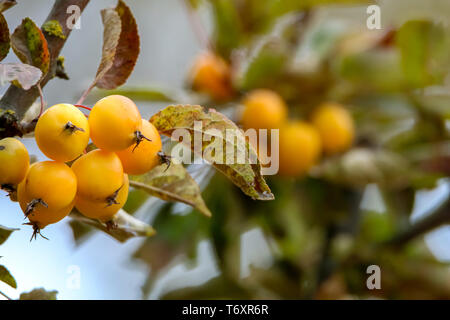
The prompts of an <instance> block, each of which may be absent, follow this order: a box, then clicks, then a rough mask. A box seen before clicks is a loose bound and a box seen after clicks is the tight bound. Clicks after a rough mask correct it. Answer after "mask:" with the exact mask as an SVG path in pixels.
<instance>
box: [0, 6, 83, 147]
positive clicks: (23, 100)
mask: <svg viewBox="0 0 450 320" xmlns="http://www.w3.org/2000/svg"><path fill="white" fill-rule="evenodd" d="M88 3H89V0H55V3H54V5H53V8H52V10H51V12H50V14H49V15H48V17H47V19H46V22H47V21H51V20H57V21H58V22H59V24H60V25H61V28H62V31H63V34H64V36H65V37H64V39H62V38H61V37H55V36H52V35H48V34H47V33H45V32H44V35H45V38H46V39H47V43H48V49H49V52H50V69H49V71H48V73H47V75H45V77H44V78H43V79H42V80H41V82H40V85H41V87H44V86H45V85H46V84H47V82H48V81H49V80H51V79H52V78H53V77H54V76H55V72H56V62H57V59H58V56H59V54H60V52H61V50H62V48H63V46H64V44H65V42H66V40H67V38H68V37H69V35H70V32H71V31H72V30H71V29H69V28H68V27H67V19H68V18H69V17H70V15H71V13H67V8H68V7H69V6H71V5H76V6H78V7H79V8H80V13H81V12H83V10H84V8H85V7H86V6H87V4H88ZM38 97H39V90H38V88H37V87H36V86H34V87H33V88H31V89H29V90H23V89H22V88H19V87H17V86H15V85H11V86H10V87H9V88H8V90H7V91H6V93H5V94H4V96H3V97H2V98H1V100H0V109H3V110H2V111H3V112H0V139H1V138H4V137H8V136H15V135H19V136H22V135H23V134H24V133H27V132H29V131H32V130H33V129H34V128H33V126H31V127H28V128H21V127H20V125H19V122H20V121H21V120H22V119H23V117H24V115H25V113H26V112H27V110H28V109H29V107H30V106H31V105H32V104H33V102H34V101H36V99H37V98H38Z"/></svg>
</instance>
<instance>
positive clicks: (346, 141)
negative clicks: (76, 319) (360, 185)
mask: <svg viewBox="0 0 450 320" xmlns="http://www.w3.org/2000/svg"><path fill="white" fill-rule="evenodd" d="M190 76H191V79H190V81H191V84H192V87H193V89H194V90H197V91H199V92H202V93H205V94H208V95H209V96H210V97H211V98H212V99H213V100H215V101H217V102H223V101H226V100H229V99H231V98H232V97H233V95H234V91H233V88H232V76H231V68H230V66H229V65H228V64H227V63H226V61H224V60H223V59H222V58H221V57H220V56H218V55H216V54H214V53H213V52H205V53H203V54H200V55H198V56H197V57H196V59H195V61H194V64H193V67H192V69H191V73H190ZM242 104H243V105H244V110H243V114H242V118H241V123H242V125H243V127H244V128H245V129H250V128H253V129H280V142H279V161H280V163H279V165H280V166H279V174H280V175H283V176H290V177H292V176H293V177H298V176H301V175H302V174H304V173H306V172H307V171H308V169H310V168H311V167H312V166H313V165H314V164H316V163H317V161H318V160H319V158H320V155H321V153H322V152H324V153H326V154H335V153H339V152H342V151H345V150H346V149H348V148H349V147H350V146H351V144H352V143H353V140H354V136H355V129H354V124H353V118H352V116H351V115H350V113H349V112H348V111H347V110H346V109H345V108H344V107H343V106H341V105H339V104H337V103H325V104H323V105H321V106H319V107H318V108H316V110H315V112H314V114H313V116H312V118H311V122H310V123H308V122H305V121H288V120H287V117H288V108H287V106H286V103H285V102H284V101H283V99H282V98H281V97H280V96H279V95H278V94H277V93H276V92H274V91H272V90H267V89H257V90H254V91H252V92H250V93H248V94H247V95H246V97H245V98H244V99H243V101H242ZM263 147H264V146H258V148H263ZM269 150H270V149H269ZM267 151H268V150H264V152H263V150H261V149H260V150H259V154H260V156H263V155H264V154H265V153H266V152H267Z"/></svg>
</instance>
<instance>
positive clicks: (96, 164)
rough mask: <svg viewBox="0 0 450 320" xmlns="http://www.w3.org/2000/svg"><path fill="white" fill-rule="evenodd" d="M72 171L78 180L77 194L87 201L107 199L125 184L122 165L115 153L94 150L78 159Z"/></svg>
mask: <svg viewBox="0 0 450 320" xmlns="http://www.w3.org/2000/svg"><path fill="white" fill-rule="evenodd" d="M72 170H73V172H74V173H75V175H76V177H77V180H78V191H77V194H78V195H79V196H82V197H84V198H87V199H91V200H103V199H106V198H108V197H110V196H111V195H113V194H114V192H116V191H117V190H118V189H119V188H120V187H121V186H122V183H123V167H122V163H121V162H120V159H119V157H118V156H117V155H116V154H115V153H114V152H109V151H105V150H100V149H97V150H93V151H91V152H89V153H87V154H85V155H83V156H81V157H80V158H79V159H77V160H76V161H75V162H74V163H73V165H72Z"/></svg>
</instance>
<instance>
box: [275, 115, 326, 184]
mask: <svg viewBox="0 0 450 320" xmlns="http://www.w3.org/2000/svg"><path fill="white" fill-rule="evenodd" d="M320 153H321V142H320V136H319V133H318V132H317V130H316V129H315V128H314V127H313V126H312V125H310V124H308V123H305V122H300V121H298V122H290V123H286V124H285V125H284V126H283V127H282V128H281V129H280V143H279V155H280V159H279V161H280V167H279V174H280V175H282V176H287V177H299V176H301V175H303V174H305V173H306V172H307V171H308V169H309V168H311V167H312V166H313V165H314V164H315V163H316V162H317V160H318V158H319V156H320Z"/></svg>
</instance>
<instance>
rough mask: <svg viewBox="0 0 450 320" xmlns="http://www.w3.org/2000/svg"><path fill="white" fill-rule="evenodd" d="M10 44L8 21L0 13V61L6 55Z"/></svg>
mask: <svg viewBox="0 0 450 320" xmlns="http://www.w3.org/2000/svg"><path fill="white" fill-rule="evenodd" d="M10 46H11V45H10V39H9V29H8V23H7V22H6V20H5V17H4V16H3V15H2V14H1V13H0V61H2V60H3V59H5V57H6V56H7V55H8V52H9V48H10Z"/></svg>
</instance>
